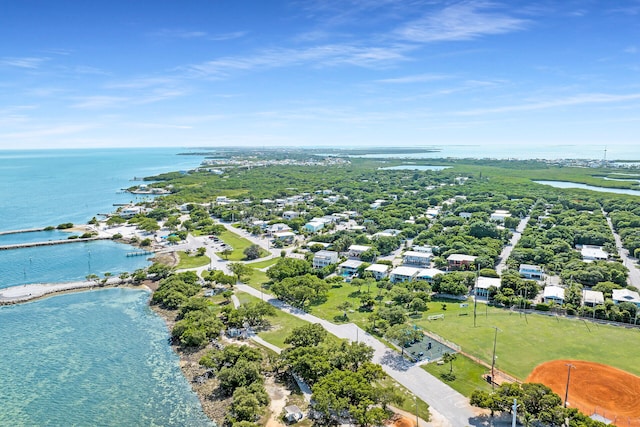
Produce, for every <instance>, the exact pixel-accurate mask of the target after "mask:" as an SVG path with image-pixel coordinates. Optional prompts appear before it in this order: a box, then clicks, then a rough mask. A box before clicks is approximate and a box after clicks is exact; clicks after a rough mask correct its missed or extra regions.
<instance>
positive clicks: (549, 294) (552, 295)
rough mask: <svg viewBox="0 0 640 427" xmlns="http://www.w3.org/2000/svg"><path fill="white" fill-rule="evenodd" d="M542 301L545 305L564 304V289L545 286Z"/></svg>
mask: <svg viewBox="0 0 640 427" xmlns="http://www.w3.org/2000/svg"><path fill="white" fill-rule="evenodd" d="M542 301H543V302H545V303H550V302H552V303H556V304H560V305H562V304H564V288H561V287H560V286H555V285H548V286H545V288H544V293H543V295H542Z"/></svg>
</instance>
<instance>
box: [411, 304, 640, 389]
mask: <svg viewBox="0 0 640 427" xmlns="http://www.w3.org/2000/svg"><path fill="white" fill-rule="evenodd" d="M436 304H438V305H439V303H431V304H430V305H431V306H434V305H436ZM485 309H486V307H485V306H484V305H479V306H478V317H477V327H474V326H473V308H472V304H470V305H469V307H468V308H459V304H448V307H447V310H446V311H445V312H444V313H445V319H444V320H435V321H428V320H420V321H417V322H415V323H417V324H418V325H419V326H422V327H424V328H425V329H426V330H428V331H432V332H435V333H436V334H438V335H440V336H442V337H444V338H446V339H447V340H450V341H452V342H454V343H456V344H458V345H460V346H461V347H462V349H463V351H465V352H467V353H470V354H471V355H474V356H476V357H478V358H479V359H481V360H483V361H485V362H487V363H491V356H492V353H493V342H494V336H495V329H494V326H495V327H497V328H498V333H497V340H496V343H497V347H496V368H497V369H501V370H504V371H505V372H507V373H509V374H511V375H514V376H516V377H517V378H519V379H522V380H524V379H525V378H526V377H527V376H528V375H529V373H530V372H531V371H532V370H533V368H534V367H535V366H537V365H538V364H540V363H543V362H546V361H549V360H555V359H576V360H588V361H593V362H598V363H603V364H606V365H611V366H615V367H617V368H619V369H622V370H625V371H627V372H630V373H633V374H635V375H640V365H638V358H637V357H635V356H633V354H634V351H635V350H634V349H637V348H639V347H640V331H638V330H633V329H627V328H623V327H615V326H609V325H599V324H595V323H590V322H585V321H582V320H578V319H567V318H561V317H554V316H546V315H542V314H530V315H528V316H524V315H520V314H518V313H512V312H509V311H507V310H503V309H498V308H492V307H488V309H487V310H486V311H485ZM438 312H442V310H438V309H437V305H436V306H435V307H433V309H432V310H430V311H429V312H428V313H427V314H429V315H430V314H437V313H438ZM464 312H466V313H467V314H468V315H465V316H459V314H460V313H464ZM485 313H486V314H485Z"/></svg>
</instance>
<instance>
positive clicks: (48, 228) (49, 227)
mask: <svg viewBox="0 0 640 427" xmlns="http://www.w3.org/2000/svg"><path fill="white" fill-rule="evenodd" d="M51 230H55V227H54V226H53V225H48V226H46V227H45V228H44V231H51Z"/></svg>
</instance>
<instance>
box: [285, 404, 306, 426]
mask: <svg viewBox="0 0 640 427" xmlns="http://www.w3.org/2000/svg"><path fill="white" fill-rule="evenodd" d="M303 418H304V414H303V413H302V411H301V410H300V408H298V407H297V406H296V405H289V406H285V407H284V419H285V420H287V422H288V423H297V422H298V421H300V420H301V419H303Z"/></svg>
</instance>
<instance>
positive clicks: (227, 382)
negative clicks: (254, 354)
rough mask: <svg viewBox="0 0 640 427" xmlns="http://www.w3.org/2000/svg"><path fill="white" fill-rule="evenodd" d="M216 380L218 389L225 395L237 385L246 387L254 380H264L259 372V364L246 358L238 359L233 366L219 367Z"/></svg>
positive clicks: (231, 392) (228, 394)
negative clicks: (218, 384)
mask: <svg viewBox="0 0 640 427" xmlns="http://www.w3.org/2000/svg"><path fill="white" fill-rule="evenodd" d="M218 380H219V381H220V389H221V390H222V391H223V393H225V394H226V395H227V396H230V395H232V394H233V392H234V391H235V390H236V389H237V388H238V387H248V386H250V385H251V384H253V383H255V382H259V383H262V382H263V381H264V379H263V377H262V375H261V374H260V366H259V365H258V364H257V363H256V362H250V361H248V360H246V359H239V360H238V361H237V362H236V363H235V364H234V365H233V366H229V367H224V368H222V369H220V371H219V372H218Z"/></svg>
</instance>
